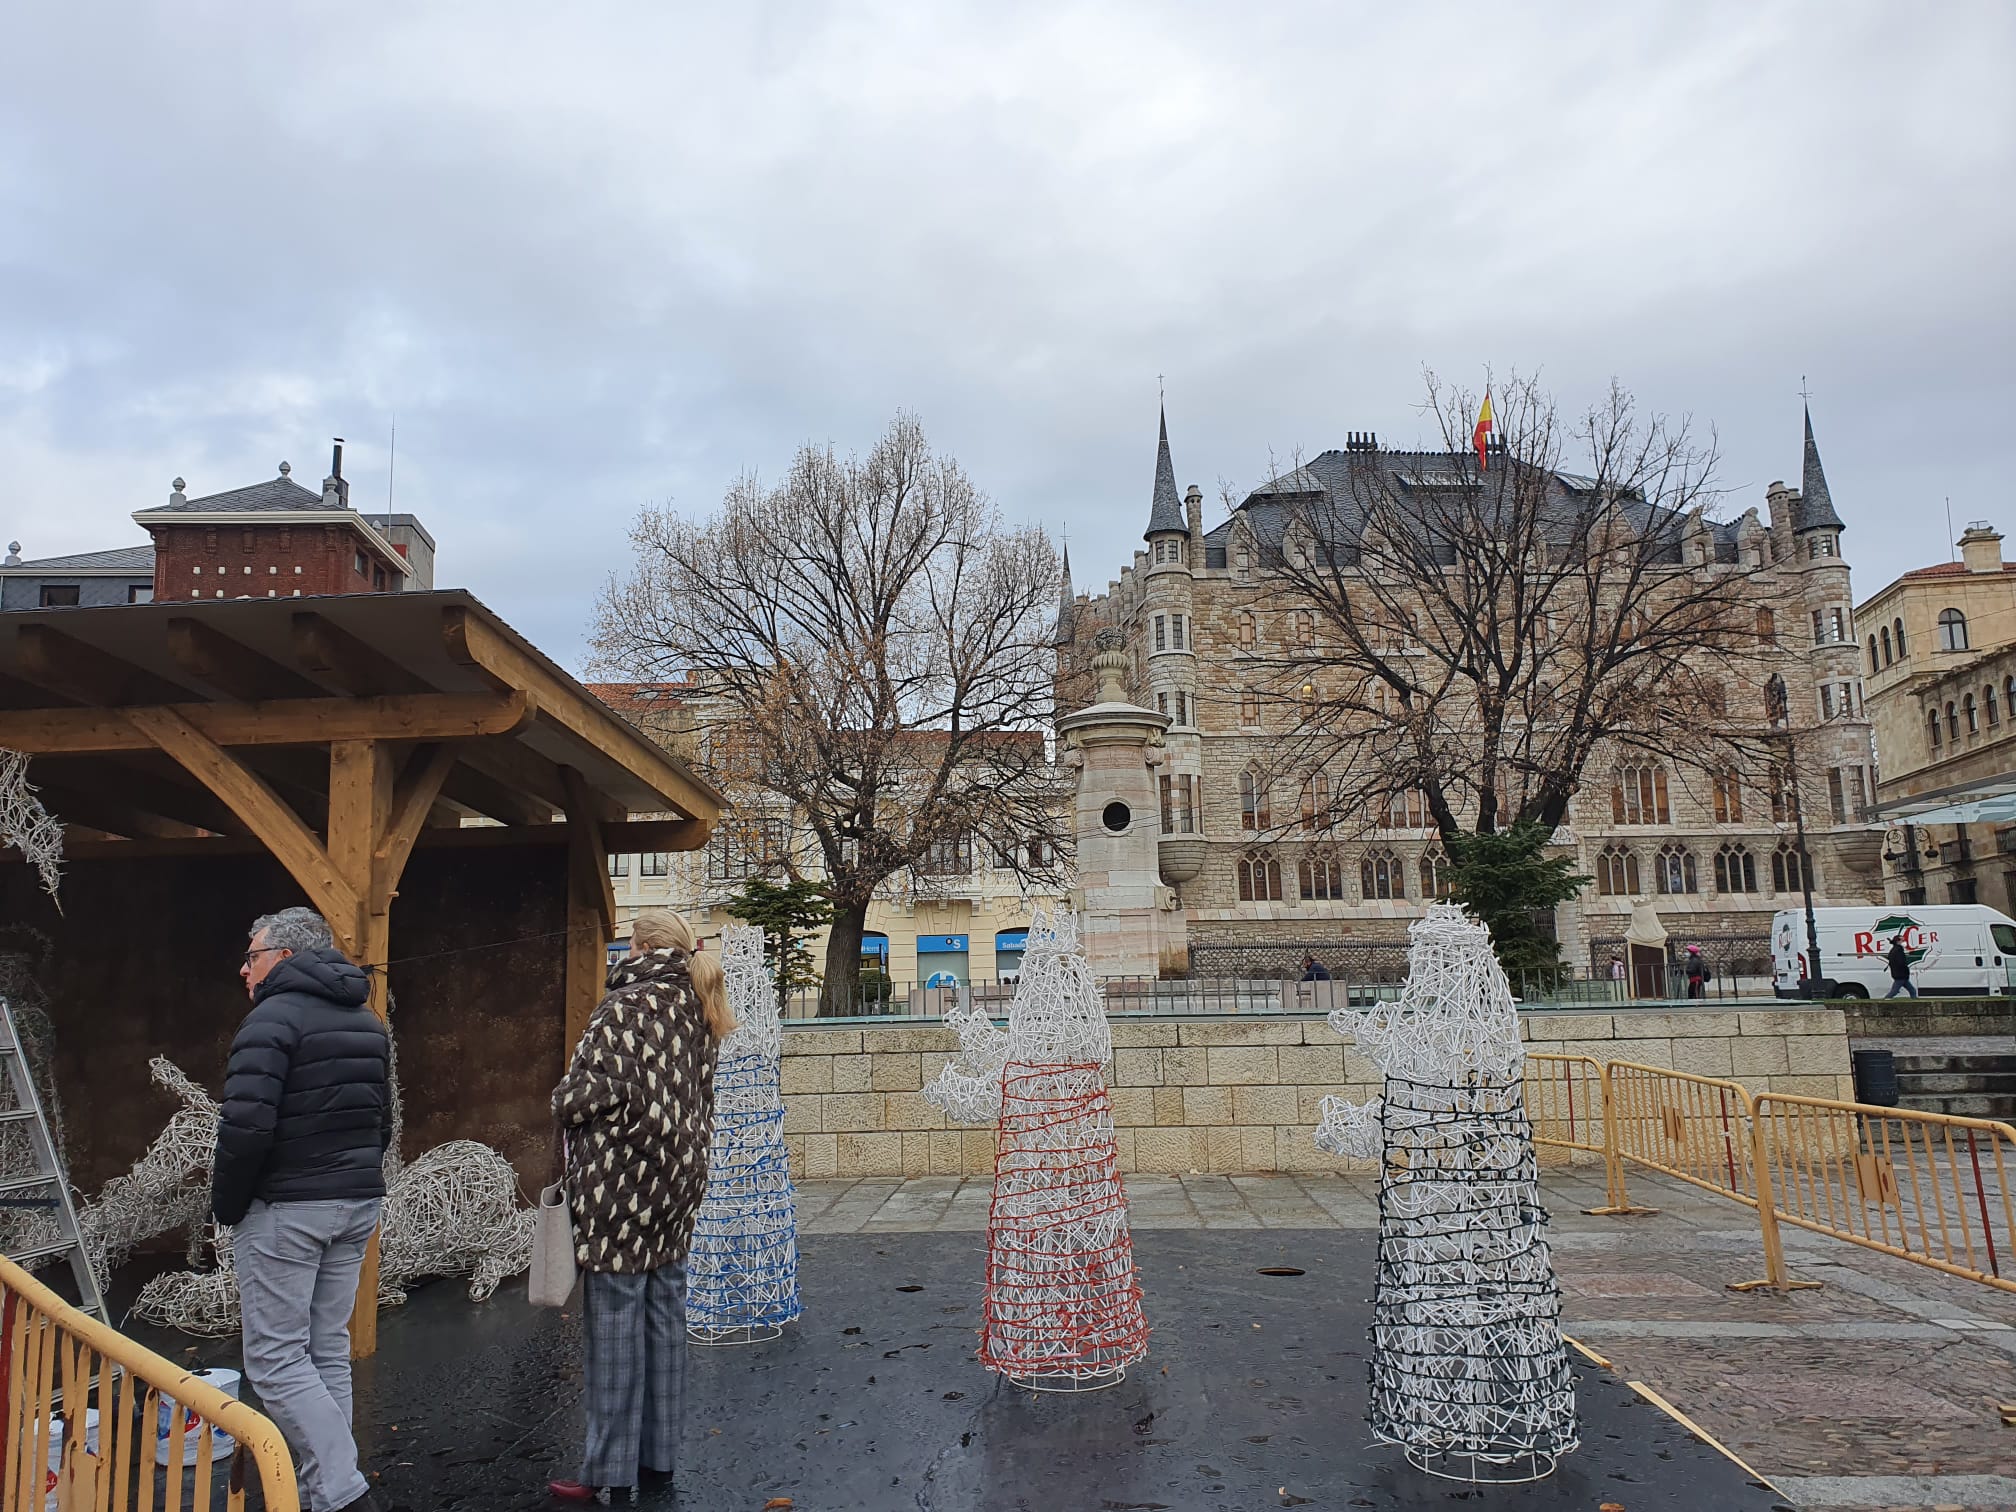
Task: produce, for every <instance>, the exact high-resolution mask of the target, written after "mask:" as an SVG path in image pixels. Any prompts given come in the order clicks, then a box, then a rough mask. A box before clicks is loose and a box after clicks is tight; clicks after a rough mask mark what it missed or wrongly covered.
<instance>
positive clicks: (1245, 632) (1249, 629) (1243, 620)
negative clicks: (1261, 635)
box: [1239, 613, 1259, 651]
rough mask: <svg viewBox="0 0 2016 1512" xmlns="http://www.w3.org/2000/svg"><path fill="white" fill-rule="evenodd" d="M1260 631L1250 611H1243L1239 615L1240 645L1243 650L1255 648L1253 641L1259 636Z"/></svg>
mask: <svg viewBox="0 0 2016 1512" xmlns="http://www.w3.org/2000/svg"><path fill="white" fill-rule="evenodd" d="M1258 631H1259V627H1258V625H1257V624H1256V623H1255V622H1254V619H1253V616H1252V615H1251V614H1248V613H1241V614H1240V616H1239V647H1240V649H1241V650H1244V651H1250V650H1252V649H1253V642H1254V640H1255V639H1256V638H1257V637H1258Z"/></svg>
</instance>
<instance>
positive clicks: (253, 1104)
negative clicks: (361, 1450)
mask: <svg viewBox="0 0 2016 1512" xmlns="http://www.w3.org/2000/svg"><path fill="white" fill-rule="evenodd" d="M238 975H239V978H240V979H241V980H242V981H243V982H244V983H245V991H246V993H247V995H249V996H250V997H251V999H252V1011H251V1012H250V1013H248V1014H247V1015H246V1016H245V1021H244V1022H243V1023H242V1024H240V1025H239V1026H238V1033H237V1035H236V1037H235V1038H234V1039H233V1040H232V1041H231V1062H230V1068H229V1069H228V1070H227V1071H226V1073H225V1077H224V1104H223V1108H222V1110H221V1112H220V1116H219V1120H218V1126H217V1158H216V1163H215V1167H214V1169H213V1171H212V1174H211V1182H210V1206H211V1212H212V1214H213V1215H214V1216H215V1217H216V1219H217V1221H218V1222H219V1223H221V1224H225V1225H227V1226H228V1227H230V1228H232V1229H233V1230H234V1232H233V1234H232V1236H231V1254H232V1259H233V1261H234V1262H235V1264H236V1267H237V1273H238V1298H239V1311H240V1314H241V1319H242V1326H243V1332H244V1350H245V1376H246V1379H247V1380H249V1381H250V1382H251V1383H252V1386H253V1388H254V1389H255V1390H257V1391H258V1393H259V1404H260V1406H261V1407H263V1408H264V1409H265V1411H266V1415H267V1416H268V1417H270V1418H271V1419H272V1420H273V1421H274V1423H275V1424H276V1425H278V1427H279V1429H280V1431H281V1432H282V1433H283V1434H284V1435H286V1438H287V1444H288V1447H289V1448H291V1449H292V1450H293V1451H294V1456H295V1458H296V1459H298V1460H299V1461H300V1464H301V1489H302V1499H303V1504H304V1505H306V1506H310V1507H315V1508H318V1509H320V1508H328V1509H331V1512H375V1509H376V1508H377V1505H378V1504H377V1502H376V1501H374V1500H373V1499H372V1496H371V1487H370V1483H369V1482H367V1481H366V1480H365V1478H364V1474H363V1472H362V1471H361V1470H359V1469H358V1467H357V1441H356V1439H355V1438H354V1437H353V1436H352V1433H351V1417H350V1312H351V1308H352V1307H353V1305H354V1304H355V1302H356V1300H357V1276H358V1273H359V1272H360V1271H361V1270H362V1269H363V1266H364V1251H365V1248H366V1246H367V1245H368V1244H369V1243H370V1240H371V1234H372V1232H373V1231H374V1230H375V1229H376V1228H377V1227H378V1209H379V1207H380V1205H381V1203H382V1201H383V1199H384V1196H385V1148H386V1146H387V1144H389V1143H390V1141H391V1137H392V1098H391V1091H390V1085H389V1081H388V1076H387V1067H388V1065H389V1063H390V1051H391V1042H390V1040H389V1039H388V1037H387V1035H386V1032H385V1026H384V1024H383V1023H381V1022H380V1021H379V1019H378V1016H377V1015H376V1014H374V1013H373V1012H372V1011H371V1010H370V1008H369V1007H368V1006H366V1002H367V999H368V998H369V997H370V982H369V979H368V978H367V977H366V976H365V974H364V972H363V971H362V970H361V969H360V968H359V967H357V966H356V965H354V964H353V963H352V962H351V961H350V960H349V959H348V958H347V957H345V956H344V954H343V953H342V952H341V951H339V950H338V949H336V945H335V941H334V939H333V938H332V937H331V935H330V933H329V926H328V924H327V923H326V922H324V920H323V918H322V916H321V915H320V914H318V913H316V912H315V911H314V910H313V909H309V908H289V909H284V910H282V911H281V912H279V913H276V914H268V915H266V916H265V917H264V918H262V919H260V920H258V921H257V922H256V923H254V924H253V926H252V935H251V944H250V948H249V949H248V950H247V951H246V952H245V958H244V960H243V962H242V963H241V964H240V966H239V969H238Z"/></svg>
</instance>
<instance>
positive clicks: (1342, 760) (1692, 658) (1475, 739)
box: [1232, 374, 1777, 836]
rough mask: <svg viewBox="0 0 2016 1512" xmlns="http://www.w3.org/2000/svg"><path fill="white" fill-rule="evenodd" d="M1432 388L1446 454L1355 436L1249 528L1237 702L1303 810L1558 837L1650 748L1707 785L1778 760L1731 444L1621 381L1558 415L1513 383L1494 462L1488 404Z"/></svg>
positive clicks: (1495, 439) (1770, 656)
mask: <svg viewBox="0 0 2016 1512" xmlns="http://www.w3.org/2000/svg"><path fill="white" fill-rule="evenodd" d="M1427 384H1428V392H1427V399H1426V402H1425V404H1424V411H1425V413H1427V414H1428V415H1429V416H1430V417H1431V420H1432V422H1433V424H1434V426H1435V429H1436V430H1437V432H1438V433H1439V439H1440V444H1439V445H1438V446H1435V447H1433V448H1431V449H1429V450H1427V451H1423V452H1412V453H1395V452H1391V451H1387V450H1384V449H1382V448H1380V447H1378V446H1377V444H1376V443H1375V442H1373V441H1372V440H1371V439H1370V438H1366V437H1354V438H1353V441H1352V444H1351V446H1350V447H1348V448H1347V449H1346V450H1345V451H1344V452H1342V453H1331V454H1327V455H1326V456H1325V457H1323V458H1319V459H1317V461H1316V462H1315V463H1309V464H1303V465H1299V466H1295V467H1292V468H1289V469H1286V470H1285V471H1280V472H1278V475H1277V476H1276V477H1274V478H1273V479H1272V480H1270V481H1269V482H1268V483H1267V484H1265V485H1263V486H1262V488H1261V489H1260V490H1257V491H1256V495H1257V497H1258V499H1259V502H1260V504H1261V506H1262V507H1260V508H1257V509H1256V508H1252V507H1249V508H1247V509H1246V510H1244V511H1242V512H1241V514H1240V521H1241V523H1239V524H1235V527H1234V529H1235V533H1234V536H1233V543H1234V544H1233V548H1232V549H1233V550H1235V551H1238V552H1241V553H1245V554H1249V555H1250V556H1251V557H1253V558H1257V563H1258V566H1259V568H1260V571H1259V572H1258V574H1257V577H1256V584H1257V586H1256V589H1255V592H1254V594H1253V603H1252V606H1251V608H1250V610H1249V611H1248V614H1249V615H1250V619H1249V620H1248V622H1247V624H1246V625H1245V626H1244V627H1243V628H1242V629H1241V631H1240V635H1241V638H1242V639H1247V638H1250V640H1251V643H1252V645H1251V652H1250V654H1249V655H1248V656H1246V657H1244V658H1241V659H1240V664H1241V665H1242V666H1243V667H1244V669H1245V670H1244V677H1243V681H1242V686H1241V687H1240V688H1239V690H1238V693H1237V695H1236V696H1240V697H1242V698H1244V699H1246V700H1247V701H1248V703H1249V706H1250V705H1251V704H1253V703H1261V704H1264V705H1265V706H1266V707H1267V709H1268V715H1267V721H1266V722H1267V723H1268V724H1270V725H1272V726H1275V727H1276V728H1277V729H1280V730H1282V731H1284V732H1285V734H1284V738H1282V739H1281V740H1279V741H1277V742H1275V743H1274V744H1273V750H1274V752H1275V756H1274V765H1275V766H1276V767H1277V768H1278V769H1279V770H1280V771H1282V772H1286V773H1292V774H1295V775H1297V776H1299V777H1302V778H1303V779H1304V780H1305V781H1306V782H1307V784H1308V785H1307V786H1306V787H1305V788H1304V799H1303V805H1302V806H1301V807H1303V808H1313V809H1315V810H1317V811H1319V812H1318V813H1317V814H1316V815H1313V816H1312V817H1314V818H1315V821H1316V823H1318V824H1320V825H1321V826H1322V827H1323V828H1332V827H1343V828H1351V827H1359V828H1370V827H1377V826H1379V825H1381V824H1382V823H1386V822H1388V821H1387V820H1386V818H1385V816H1386V815H1388V814H1389V812H1390V813H1391V814H1393V815H1394V816H1396V817H1397V818H1399V819H1400V820H1401V821H1402V822H1401V823H1399V824H1397V825H1395V826H1393V827H1404V828H1418V827H1433V828H1435V829H1438V830H1439V831H1441V833H1442V834H1443V835H1444V836H1453V835H1456V834H1459V833H1462V832H1464V831H1466V830H1475V831H1477V832H1485V833H1488V832H1491V831H1493V830H1496V829H1499V828H1503V827H1505V826H1506V825H1508V824H1510V823H1514V822H1518V821H1522V820H1530V821H1535V822H1537V823H1540V824H1543V825H1546V826H1548V827H1549V828H1550V829H1551V828H1553V827H1554V826H1557V825H1559V824H1560V823H1561V822H1562V820H1563V819H1564V818H1565V816H1566V814H1567V811H1568V804H1569V800H1570V798H1571V797H1572V796H1573V795H1574V793H1575V791H1576V789H1577V787H1578V786H1579V785H1580V784H1581V783H1582V781H1583V780H1584V776H1585V772H1586V770H1587V768H1588V767H1589V764H1590V762H1591V761H1592V759H1597V758H1599V756H1609V755H1612V754H1614V756H1615V759H1616V760H1617V762H1618V763H1619V764H1620V765H1621V764H1623V763H1627V762H1628V761H1629V760H1630V757H1631V754H1632V753H1633V752H1646V753H1653V754H1656V755H1657V756H1659V757H1660V758H1661V759H1662V760H1663V761H1666V762H1670V763H1673V764H1674V767H1675V770H1676V771H1678V772H1682V773H1684V774H1688V775H1691V776H1693V777H1694V778H1695V779H1696V780H1698V781H1699V782H1700V783H1701V785H1702V790H1703V791H1704V792H1705V791H1706V790H1707V789H1708V788H1709V787H1710V786H1712V784H1713V782H1714V781H1715V779H1716V778H1717V777H1718V776H1720V775H1721V773H1723V772H1724V771H1725V770H1727V769H1730V768H1732V766H1733V765H1734V764H1736V763H1739V762H1740V761H1742V760H1743V759H1744V758H1745V756H1754V755H1755V754H1756V753H1757V752H1758V751H1760V750H1762V749H1763V748H1764V745H1765V743H1766V742H1765V739H1764V733H1763V732H1764V730H1765V710H1764V707H1763V702H1762V697H1763V695H1762V692H1761V689H1762V686H1763V683H1764V679H1765V676H1766V675H1767V673H1768V670H1769V666H1770V665H1771V664H1772V662H1773V660H1774V659H1775V657H1776V655H1777V652H1776V650H1775V628H1774V627H1773V626H1772V624H1771V623H1770V621H1769V619H1768V617H1767V618H1763V619H1760V618H1759V615H1758V606H1759V604H1760V602H1763V601H1765V599H1764V596H1762V595H1760V594H1759V592H1758V589H1757V586H1756V585H1755V584H1754V583H1753V582H1752V581H1751V580H1752V579H1753V578H1754V577H1755V576H1756V574H1758V573H1759V572H1762V571H1764V570H1766V568H1767V567H1768V566H1769V565H1770V558H1769V553H1768V549H1767V548H1766V546H1765V544H1764V542H1763V538H1762V535H1761V533H1760V532H1759V531H1757V530H1756V529H1754V528H1753V529H1750V530H1748V531H1747V532H1744V531H1739V530H1738V529H1737V528H1736V527H1734V526H1729V525H1718V524H1716V523H1715V521H1714V518H1713V514H1712V510H1713V507H1714V505H1715V504H1716V503H1717V492H1716V489H1715V485H1714V470H1715V454H1714V449H1713V444H1712V438H1710V439H1709V440H1708V441H1706V442H1703V441H1702V440H1700V439H1699V438H1697V437H1696V436H1695V435H1694V434H1693V432H1692V431H1691V429H1690V427H1689V425H1688V424H1687V423H1686V422H1685V421H1684V420H1669V419H1667V418H1665V417H1660V416H1652V417H1645V416H1641V415H1640V414H1639V413H1638V411H1637V408H1636V406H1635V404H1634V402H1633V400H1632V397H1631V395H1630V394H1629V393H1627V392H1626V391H1625V390H1623V389H1622V388H1621V387H1618V386H1616V385H1614V384H1613V385H1612V387H1611V389H1610V390H1609V392H1608V394H1607V396H1606V397H1605V398H1604V400H1603V401H1602V402H1600V403H1599V404H1597V405H1595V406H1593V407H1591V408H1590V409H1588V410H1587V411H1585V412H1584V413H1582V414H1580V415H1579V416H1576V417H1574V418H1573V419H1572V420H1567V421H1564V419H1563V418H1562V416H1561V415H1560V414H1559V413H1558V411H1557V409H1556V407H1555V404H1554V402H1553V400H1552V399H1551V398H1550V397H1549V396H1548V395H1546V394H1545V393H1544V392H1542V391H1541V390H1540V388H1539V387H1538V386H1537V385H1536V384H1535V383H1533V382H1531V381H1530V380H1521V379H1515V380H1513V381H1512V382H1509V383H1504V384H1502V385H1498V386H1496V387H1495V388H1494V390H1493V392H1492V395H1491V401H1492V406H1493V409H1494V412H1495V414H1494V429H1493V432H1492V435H1491V438H1490V442H1489V445H1488V449H1487V451H1486V452H1485V453H1484V454H1483V455H1482V456H1480V455H1479V454H1478V453H1477V452H1476V451H1475V450H1474V449H1473V445H1472V442H1473V434H1472V431H1473V424H1474V420H1475V417H1476V416H1477V413H1478V407H1479V406H1478V396H1477V395H1475V394H1474V393H1469V392H1465V391H1463V390H1461V389H1457V388H1452V387H1449V386H1447V385H1444V384H1442V383H1440V382H1439V381H1437V380H1436V379H1435V377H1434V376H1433V375H1432V374H1430V375H1429V376H1428V380H1427ZM1752 523H1753V525H1754V522H1752ZM1603 775H1604V778H1605V781H1606V785H1608V782H1609V779H1610V778H1611V777H1612V776H1613V775H1614V774H1613V773H1612V772H1610V771H1609V770H1606V771H1605V772H1604V774H1603ZM1682 780H1685V777H1683V778H1682ZM1663 781H1664V778H1663V777H1662V778H1661V782H1662V783H1663ZM1633 801H1635V796H1634V798H1633ZM1660 801H1661V803H1662V805H1663V802H1664V797H1663V787H1662V789H1661V797H1660ZM1417 815H1418V816H1422V817H1413V816H1417Z"/></svg>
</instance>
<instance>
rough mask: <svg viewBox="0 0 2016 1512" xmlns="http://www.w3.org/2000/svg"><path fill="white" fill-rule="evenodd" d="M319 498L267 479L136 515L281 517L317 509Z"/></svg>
mask: <svg viewBox="0 0 2016 1512" xmlns="http://www.w3.org/2000/svg"><path fill="white" fill-rule="evenodd" d="M323 507H324V506H323V503H322V495H321V494H319V493H315V492H313V491H312V490H309V489H306V488H303V487H302V486H301V485H300V484H299V483H296V482H295V481H294V480H293V479H292V478H269V479H268V480H267V481H266V482H264V483H254V484H252V485H251V486H250V487H249V488H234V489H231V490H229V491H228V492H225V493H219V494H210V495H208V496H206V497H204V498H201V499H184V500H183V501H182V502H181V503H180V504H161V505H157V506H156V507H155V508H153V509H143V510H140V511H138V513H140V514H284V513H287V512H288V511H292V510H299V511H301V512H304V513H305V512H307V511H309V510H319V509H321V508H323Z"/></svg>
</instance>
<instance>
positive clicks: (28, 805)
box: [0, 748, 63, 913]
mask: <svg viewBox="0 0 2016 1512" xmlns="http://www.w3.org/2000/svg"><path fill="white" fill-rule="evenodd" d="M0 845H11V846H13V847H14V848H15V849H16V850H18V851H20V852H21V854H22V855H23V856H25V857H27V859H28V860H29V862H30V863H31V864H32V865H33V866H34V867H35V870H36V871H37V872H38V873H40V875H41V878H42V890H43V891H44V892H46V893H48V894H49V896H50V898H51V899H52V900H53V901H54V902H55V904H56V908H57V911H58V912H59V913H60V912H61V911H62V908H63V901H62V899H61V898H60V897H58V895H57V894H58V889H60V888H61V886H62V883H63V826H62V825H61V824H60V823H58V822H57V820H56V819H55V818H54V817H53V816H52V815H51V814H50V812H49V811H48V810H47V809H45V808H44V807H43V806H42V800H41V799H40V798H38V797H36V796H35V785H34V784H33V783H32V782H30V781H29V780H28V758H27V757H26V756H24V755H23V754H22V753H21V752H19V751H10V750H6V749H4V748H0Z"/></svg>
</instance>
